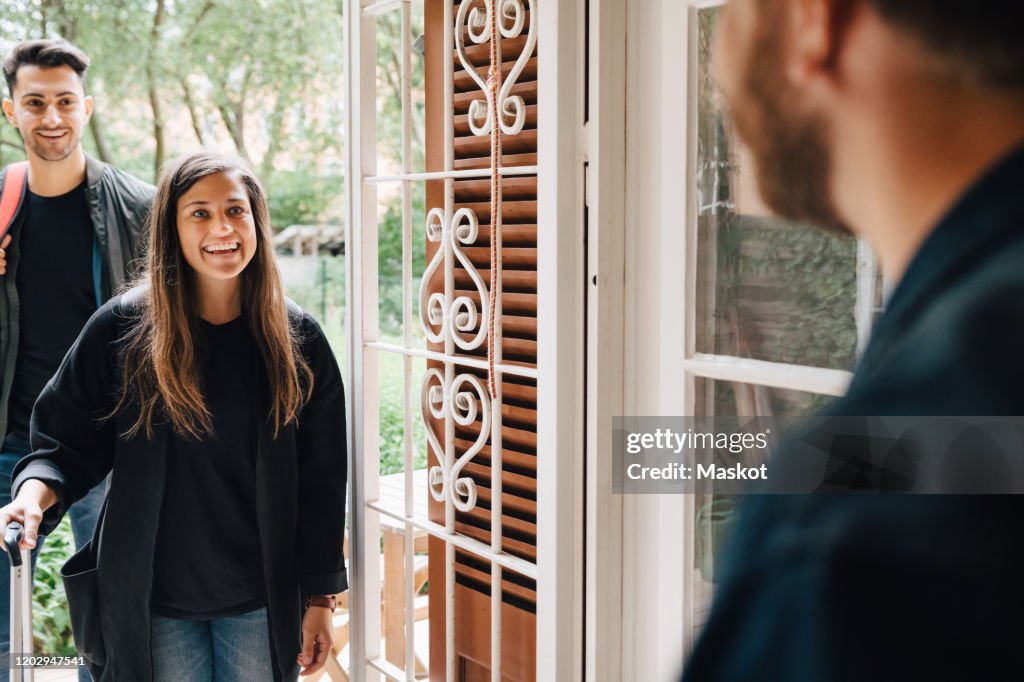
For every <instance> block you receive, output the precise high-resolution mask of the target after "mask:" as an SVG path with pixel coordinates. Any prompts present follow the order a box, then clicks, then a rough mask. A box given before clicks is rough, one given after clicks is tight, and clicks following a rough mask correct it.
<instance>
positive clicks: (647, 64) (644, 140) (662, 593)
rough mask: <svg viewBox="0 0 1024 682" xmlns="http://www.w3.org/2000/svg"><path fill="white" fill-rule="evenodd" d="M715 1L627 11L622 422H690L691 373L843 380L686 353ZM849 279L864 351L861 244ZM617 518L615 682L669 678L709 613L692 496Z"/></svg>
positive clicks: (865, 259) (641, 1)
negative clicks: (701, 57)
mask: <svg viewBox="0 0 1024 682" xmlns="http://www.w3.org/2000/svg"><path fill="white" fill-rule="evenodd" d="M595 1H596V0H595ZM722 4H724V0H630V1H629V2H628V3H627V9H626V20H625V25H626V34H627V37H626V45H627V54H626V58H625V63H626V74H625V80H626V87H625V89H626V139H627V140H628V145H627V147H626V181H625V187H626V196H625V204H626V208H625V221H624V227H623V232H624V233H625V239H624V246H625V280H624V281H625V285H624V293H623V306H624V310H623V320H624V329H625V339H624V362H623V372H622V376H623V382H622V391H623V400H622V410H623V413H624V414H627V415H652V416H653V415H692V414H694V408H695V405H694V402H695V395H696V382H697V380H698V379H700V378H704V379H717V380H726V381H742V382H746V383H753V384H760V385H764V386H768V387H775V388H780V389H790V390H798V391H806V392H811V393H818V394H825V395H832V396H839V395H842V394H843V393H844V392H845V390H846V387H847V385H848V383H849V380H850V378H851V376H852V374H851V373H850V372H847V371H841V370H834V369H827V368H818V367H809V366H800V365H792V364H786V363H778V362H766V361H761V360H753V359H748V358H741V357H732V356H725V355H712V354H707V353H698V352H697V351H696V342H695V339H696V335H695V329H696V308H697V306H696V298H695V297H696V296H697V295H698V294H699V293H700V292H698V291H697V288H696V285H697V207H696V191H695V188H696V177H695V166H696V152H697V120H696V119H697V116H696V112H697V100H696V97H697V93H696V89H697V88H696V69H697V62H696V59H697V40H696V38H697V35H696V31H697V30H698V22H697V21H696V16H697V12H698V11H699V10H701V9H706V8H710V7H715V6H719V5H722ZM592 83H593V80H592ZM603 111H604V109H602V112H603ZM592 115H593V114H592ZM591 170H592V172H593V168H592V169H591ZM681 223H683V225H682V227H683V229H680V228H681ZM611 239H612V240H616V239H620V237H619V236H614V237H612V238H611ZM608 243H612V244H614V243H615V242H614V241H610V242H608ZM598 248H600V247H598ZM857 272H858V285H857V287H858V296H857V304H856V307H855V311H854V314H855V319H856V321H857V326H858V351H862V350H863V346H864V344H865V343H866V340H867V338H868V335H869V330H870V325H871V316H872V313H873V307H872V306H873V294H874V281H875V276H876V274H877V268H876V266H875V264H874V259H873V258H872V256H871V254H870V251H869V250H867V249H866V248H865V247H864V246H863V245H861V246H860V247H859V249H858V262H857ZM681 301H684V302H685V303H684V304H683V305H681V304H680V302H681ZM593 376H594V374H593V373H591V377H593ZM605 428H606V429H607V430H608V431H610V426H606V427H605ZM621 509H622V529H623V531H622V549H623V551H622V567H621V575H622V597H621V599H622V606H623V622H624V623H625V626H624V628H623V629H624V632H623V644H622V653H621V659H622V667H621V671H622V672H621V679H623V680H677V679H678V676H679V673H680V671H681V669H682V665H683V662H684V660H685V657H686V656H687V655H688V654H689V652H690V651H691V649H692V645H693V639H694V633H695V631H696V628H697V627H698V626H699V622H698V617H697V616H696V615H695V614H696V613H697V612H698V610H703V609H705V608H706V605H704V604H696V603H694V589H693V586H694V579H695V576H696V570H695V568H694V565H693V564H694V537H693V535H694V533H693V528H694V521H695V515H696V508H695V497H694V496H684V495H626V496H623V500H622V508H621ZM595 679H597V678H595Z"/></svg>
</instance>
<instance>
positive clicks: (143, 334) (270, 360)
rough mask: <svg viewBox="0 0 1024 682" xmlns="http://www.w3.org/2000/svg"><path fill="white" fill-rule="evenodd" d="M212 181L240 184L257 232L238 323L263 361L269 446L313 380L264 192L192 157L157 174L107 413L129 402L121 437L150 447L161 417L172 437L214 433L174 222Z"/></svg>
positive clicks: (213, 157) (215, 160)
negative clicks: (115, 395)
mask: <svg viewBox="0 0 1024 682" xmlns="http://www.w3.org/2000/svg"><path fill="white" fill-rule="evenodd" d="M217 173H234V174H235V175H236V176H237V177H238V179H239V180H240V181H241V182H242V184H243V185H244V186H245V188H246V190H247V192H248V195H249V203H250V205H251V210H252V215H253V221H254V222H255V224H256V253H255V254H254V256H253V258H252V260H251V261H250V262H249V264H248V265H247V266H246V267H245V269H244V270H243V271H242V274H241V275H240V276H241V278H242V315H243V317H244V318H245V320H246V322H247V323H248V325H249V330H250V332H251V333H252V335H253V338H254V339H255V340H256V344H257V346H258V347H259V349H260V354H261V356H262V358H263V364H264V368H265V371H266V379H267V385H268V386H269V389H270V396H269V397H270V411H269V414H268V415H267V416H268V417H269V418H270V419H271V421H272V423H273V428H274V436H275V437H276V436H277V434H278V432H279V430H280V428H281V427H282V426H285V425H287V424H289V423H291V422H295V421H297V420H298V415H299V411H300V410H301V408H302V405H303V403H304V402H305V401H306V400H308V398H309V394H310V392H311V391H312V387H313V375H312V372H311V371H310V369H309V366H308V365H307V364H306V361H305V360H304V359H303V357H302V354H301V353H300V351H299V345H298V342H299V339H298V331H297V330H296V329H293V328H292V326H291V325H290V324H289V321H288V308H287V304H286V302H285V297H284V289H283V286H282V284H281V275H280V273H279V272H278V269H277V264H276V262H275V260H274V251H273V245H272V243H271V236H272V231H271V227H270V213H269V211H268V209H267V198H266V193H265V192H264V190H263V186H262V185H261V184H260V181H259V180H258V179H257V178H256V176H255V174H254V173H253V172H252V170H251V168H250V167H249V165H248V164H247V163H246V162H245V161H244V160H242V159H239V158H233V157H229V156H223V155H221V154H216V153H212V152H206V151H204V152H199V153H196V154H192V155H189V156H186V157H183V158H181V159H179V160H177V161H175V162H172V163H171V164H170V165H169V166H168V167H167V168H165V169H164V172H163V173H162V174H161V177H160V182H159V185H158V187H157V194H156V199H154V201H153V210H152V212H151V213H150V216H149V222H148V233H149V235H148V237H149V240H148V250H147V255H146V267H145V270H144V273H143V274H142V277H141V281H140V282H138V283H137V284H136V286H138V287H142V288H141V289H140V290H139V292H138V293H139V303H138V305H139V306H140V308H141V309H140V310H139V314H138V317H137V322H136V323H135V324H133V325H131V326H130V328H129V329H128V331H127V332H126V333H125V336H124V338H123V339H122V340H123V341H125V342H126V345H125V351H124V370H123V387H124V388H123V391H122V393H121V397H120V400H119V401H118V404H117V406H116V407H115V408H114V412H113V413H117V412H118V411H119V410H120V409H121V408H123V407H124V406H125V405H126V404H127V403H128V401H130V400H132V399H135V400H137V401H138V404H139V408H140V409H139V417H138V419H137V420H136V421H135V423H134V424H133V425H132V426H131V428H130V429H128V431H127V432H126V433H125V435H126V436H129V437H130V436H134V435H136V434H138V433H139V431H141V430H144V431H145V433H146V436H147V437H148V438H152V436H153V424H154V420H156V419H158V418H166V419H167V420H168V421H169V422H170V423H171V425H172V426H173V428H174V431H175V433H176V434H178V435H179V436H183V437H191V438H196V439H199V438H202V437H203V436H204V435H208V434H212V433H213V422H212V415H211V414H210V412H209V410H208V409H207V407H206V402H205V400H204V398H203V391H202V387H201V385H200V378H199V366H198V354H197V352H196V344H195V340H196V338H197V331H198V324H199V323H198V319H197V315H196V312H195V310H196V305H195V303H196V301H195V296H196V289H195V283H194V277H193V273H192V269H191V267H190V266H189V265H188V263H187V262H186V261H185V257H184V255H183V254H182V250H181V242H180V240H179V238H178V224H177V213H178V200H179V199H180V198H181V196H182V195H183V194H185V192H187V191H188V190H189V189H190V188H191V187H192V186H193V185H195V184H196V182H198V181H199V180H201V179H202V178H205V177H207V176H209V175H214V174H217Z"/></svg>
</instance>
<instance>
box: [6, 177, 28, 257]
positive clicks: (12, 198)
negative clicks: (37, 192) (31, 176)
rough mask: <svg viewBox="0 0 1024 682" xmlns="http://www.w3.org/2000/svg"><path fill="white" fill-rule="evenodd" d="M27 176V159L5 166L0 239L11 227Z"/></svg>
mask: <svg viewBox="0 0 1024 682" xmlns="http://www.w3.org/2000/svg"><path fill="white" fill-rule="evenodd" d="M27 176H28V161H19V162H18V163H12V164H11V165H10V166H8V167H7V178H6V179H5V180H4V192H3V194H2V195H0V241H2V240H3V238H4V237H5V236H6V235H7V231H8V230H9V229H11V223H13V222H14V216H16V215H18V208H19V207H20V206H21V200H22V198H23V197H24V196H25V185H26V184H27V183H26V182H25V178H26V177H27Z"/></svg>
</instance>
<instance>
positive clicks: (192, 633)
mask: <svg viewBox="0 0 1024 682" xmlns="http://www.w3.org/2000/svg"><path fill="white" fill-rule="evenodd" d="M150 622H151V626H150V628H151V637H152V640H151V643H150V650H151V652H152V655H153V682H256V681H257V680H272V679H274V665H273V661H272V659H271V656H270V630H269V627H268V625H267V609H266V608H260V609H256V610H255V611H250V612H249V613H243V614H241V615H240V616H231V617H229V618H217V619H215V620H185V619H184V618H165V617H163V616H158V615H156V614H153V616H152V619H151V621H150Z"/></svg>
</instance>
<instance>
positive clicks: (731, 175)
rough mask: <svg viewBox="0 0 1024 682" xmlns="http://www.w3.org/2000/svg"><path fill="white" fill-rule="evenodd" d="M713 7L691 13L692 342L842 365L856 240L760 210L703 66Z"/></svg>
mask: <svg viewBox="0 0 1024 682" xmlns="http://www.w3.org/2000/svg"><path fill="white" fill-rule="evenodd" d="M718 11H719V10H717V9H705V10H701V11H700V12H699V13H698V19H699V28H698V39H699V45H698V50H699V53H698V93H697V94H698V103H697V125H698V133H697V169H696V183H697V188H696V189H697V229H698V237H697V239H698V248H697V260H698V262H697V291H698V297H697V311H696V314H697V317H696V321H697V324H696V349H697V351H698V352H701V353H714V354H720V355H732V356H739V357H748V358H757V359H760V360H769V361H774V362H785V363H792V364H800V365H811V366H816V367H829V368H836V369H848V368H850V366H851V365H852V363H853V360H854V353H855V351H856V346H857V324H856V321H855V317H854V310H855V303H856V298H857V244H856V241H855V240H854V239H853V238H852V237H838V236H835V235H832V234H827V233H824V232H822V231H819V230H815V229H812V228H809V227H807V226H802V225H795V224H793V223H790V222H787V221H784V220H781V219H778V218H774V217H769V216H767V211H766V210H765V209H764V207H763V206H762V205H761V203H760V200H759V199H758V198H757V194H756V189H755V188H754V186H753V178H752V173H751V171H750V167H751V164H750V163H749V160H748V159H747V158H745V154H744V150H743V149H742V148H741V147H740V145H739V144H738V141H737V138H736V136H735V135H734V134H733V133H732V131H731V129H730V127H729V125H728V122H727V121H726V120H725V119H724V118H723V116H722V109H721V106H720V103H719V97H720V96H719V94H718V92H717V89H716V87H715V84H714V81H713V78H712V75H711V71H710V43H711V34H712V26H713V23H714V20H715V16H716V15H717V12H718ZM792 180H793V182H799V181H800V178H793V179H792Z"/></svg>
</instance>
